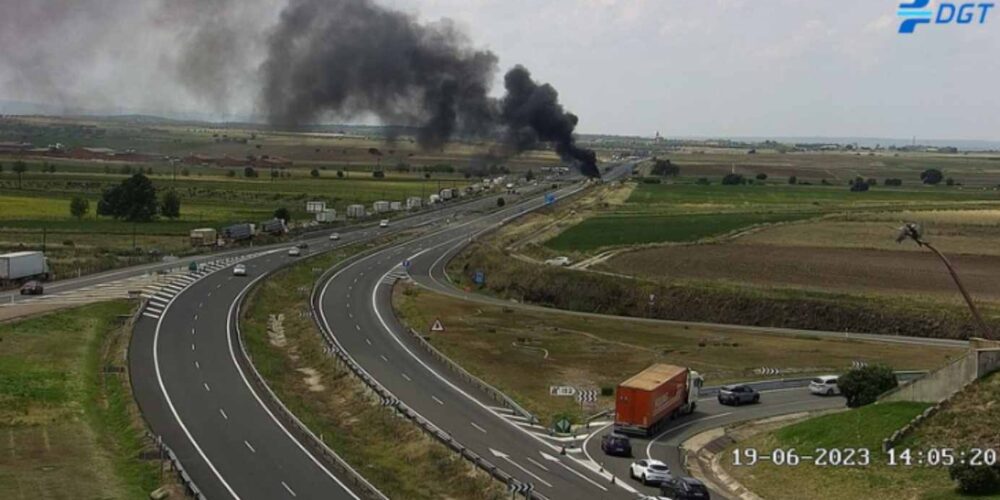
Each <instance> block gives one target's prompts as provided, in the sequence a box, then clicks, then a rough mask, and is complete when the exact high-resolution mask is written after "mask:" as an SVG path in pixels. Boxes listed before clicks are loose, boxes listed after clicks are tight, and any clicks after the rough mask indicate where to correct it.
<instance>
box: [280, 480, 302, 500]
mask: <svg viewBox="0 0 1000 500" xmlns="http://www.w3.org/2000/svg"><path fill="white" fill-rule="evenodd" d="M281 485H282V486H284V487H285V490H286V491H288V494H289V495H292V496H293V497H295V496H298V495H296V494H295V492H294V491H292V489H291V488H289V487H288V485H287V484H285V482H284V481H282V482H281Z"/></svg>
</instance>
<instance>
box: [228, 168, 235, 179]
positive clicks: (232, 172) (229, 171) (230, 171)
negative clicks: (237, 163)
mask: <svg viewBox="0 0 1000 500" xmlns="http://www.w3.org/2000/svg"><path fill="white" fill-rule="evenodd" d="M226 177H236V171H235V170H226Z"/></svg>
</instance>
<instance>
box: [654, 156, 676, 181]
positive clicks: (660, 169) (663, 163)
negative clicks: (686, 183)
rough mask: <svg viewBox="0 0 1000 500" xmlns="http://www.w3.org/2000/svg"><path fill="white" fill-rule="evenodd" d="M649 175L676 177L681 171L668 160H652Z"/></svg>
mask: <svg viewBox="0 0 1000 500" xmlns="http://www.w3.org/2000/svg"><path fill="white" fill-rule="evenodd" d="M649 173H650V174H651V175H659V176H663V177H677V176H678V175H680V173H681V169H680V167H678V166H677V165H674V164H673V163H672V162H671V161H670V160H653V168H652V169H651V170H650V171H649Z"/></svg>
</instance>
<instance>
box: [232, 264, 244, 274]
mask: <svg viewBox="0 0 1000 500" xmlns="http://www.w3.org/2000/svg"><path fill="white" fill-rule="evenodd" d="M246 275H247V266H244V265H243V264H236V265H235V266H233V276H246Z"/></svg>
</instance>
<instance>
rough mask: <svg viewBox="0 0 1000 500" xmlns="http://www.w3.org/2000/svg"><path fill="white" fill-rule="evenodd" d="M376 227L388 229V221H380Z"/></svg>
mask: <svg viewBox="0 0 1000 500" xmlns="http://www.w3.org/2000/svg"><path fill="white" fill-rule="evenodd" d="M378 227H389V219H382V220H381V221H379V223H378Z"/></svg>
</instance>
